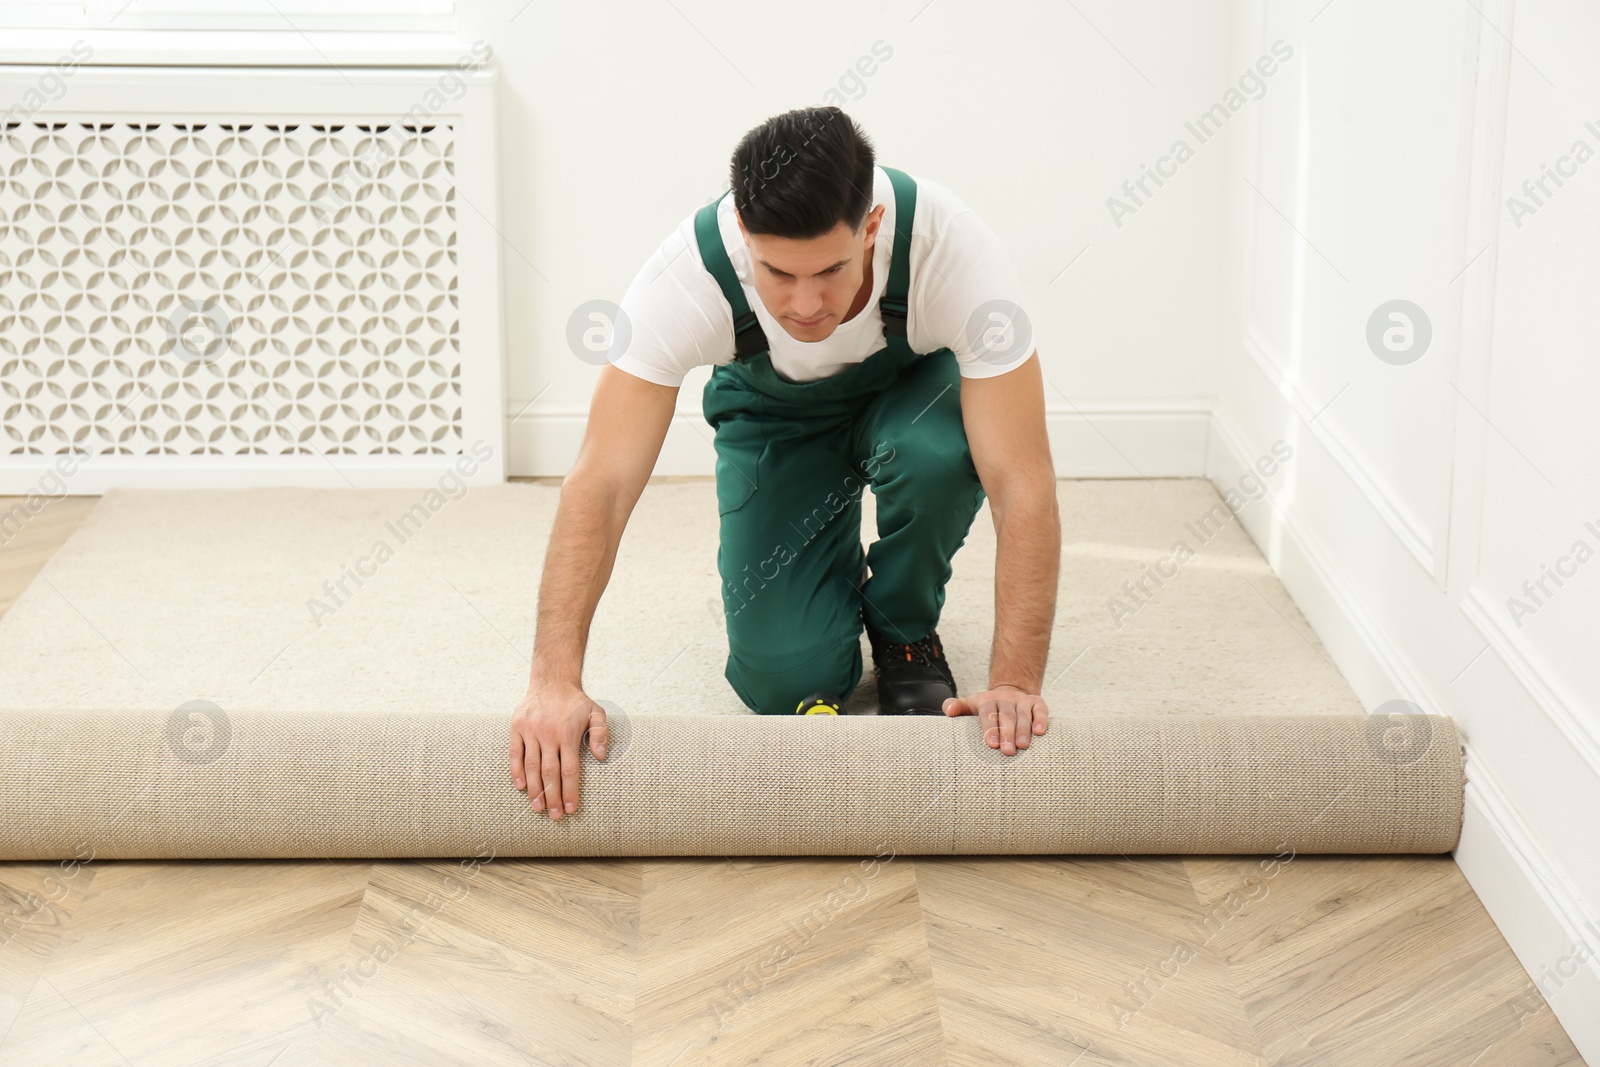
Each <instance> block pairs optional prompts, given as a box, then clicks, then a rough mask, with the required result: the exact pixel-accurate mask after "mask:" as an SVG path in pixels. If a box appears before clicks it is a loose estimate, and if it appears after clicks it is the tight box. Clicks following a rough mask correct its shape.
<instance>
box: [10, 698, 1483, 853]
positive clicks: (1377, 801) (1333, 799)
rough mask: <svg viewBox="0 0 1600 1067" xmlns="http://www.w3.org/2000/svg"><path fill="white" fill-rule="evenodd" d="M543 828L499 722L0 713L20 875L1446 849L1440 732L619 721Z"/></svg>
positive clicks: (1170, 721)
mask: <svg viewBox="0 0 1600 1067" xmlns="http://www.w3.org/2000/svg"><path fill="white" fill-rule="evenodd" d="M612 732H613V740H612V744H611V750H610V753H609V754H608V758H607V760H606V761H604V762H600V761H596V760H595V759H594V758H593V756H592V755H590V754H589V753H588V750H587V747H585V750H584V756H583V768H582V785H581V795H580V804H579V810H578V812H577V813H576V814H575V815H571V816H567V817H566V818H564V819H562V820H561V821H559V822H557V821H553V820H551V819H550V818H549V817H548V816H547V815H544V814H542V813H534V812H532V811H531V809H530V807H529V804H528V800H527V798H526V796H524V794H522V793H520V792H518V791H517V790H516V789H515V788H514V787H513V786H512V785H511V781H510V776H509V773H508V760H507V739H508V718H507V716H505V715H499V714H496V715H490V714H483V713H448V712H417V713H401V714H392V713H384V714H373V713H333V714H330V713H326V712H316V713H293V712H285V711H282V710H275V711H259V712H247V711H230V712H227V713H223V712H222V711H221V710H220V709H217V708H216V707H215V705H209V706H208V705H204V704H202V703H199V702H197V703H196V704H194V705H193V706H185V707H182V708H179V709H178V710H177V711H173V712H166V711H161V712H156V711H151V712H128V711H117V712H110V711H88V710H60V709H51V710H7V711H3V712H0V739H3V748H0V811H3V813H4V818H3V821H0V859H5V860H61V859H78V860H87V859H90V858H99V859H134V858H141V859H176V858H185V859H223V858H228V859H233V858H252V857H254V858H294V857H299V858H311V857H327V858H336V857H349V858H358V857H359V858H378V857H429V856H433V857H465V856H479V857H488V856H503V857H516V856H526V857H542V856H807V855H852V856H855V855H869V854H872V855H880V856H881V855H885V854H888V853H889V852H891V851H892V852H894V853H897V854H909V855H978V854H1029V853H1036V854H1089V855H1097V854H1115V853H1123V854H1127V855H1134V854H1141V853H1142V854H1200V853H1235V854H1241V853H1242V854H1255V853H1262V854H1265V853H1283V852H1286V851H1289V850H1293V851H1294V852H1296V853H1299V854H1304V853H1439V852H1447V851H1450V850H1451V849H1453V848H1454V847H1455V845H1456V842H1457V839H1458V837H1459V835H1460V830H1461V817H1462V790H1463V785H1464V782H1463V774H1462V750H1461V746H1460V741H1459V738H1458V736H1457V732H1456V728H1455V725H1454V723H1453V721H1452V720H1451V719H1450V718H1448V717H1447V716H1442V715H1408V716H1382V717H1380V716H1362V715H1246V716H1225V715H1217V716H1213V715H1155V716H1126V715H1118V716H1088V717H1075V716H1065V715H1062V716H1058V717H1056V718H1055V719H1054V720H1053V721H1052V722H1051V724H1050V728H1049V732H1048V733H1046V734H1045V735H1044V736H1042V737H1035V738H1034V739H1033V740H1032V742H1031V747H1030V748H1028V749H1026V750H1023V751H1020V752H1018V753H1017V754H1016V755H1014V756H1006V755H1003V754H1002V753H1000V752H998V751H996V750H994V749H990V748H988V747H987V746H986V745H985V744H984V743H983V740H982V737H981V734H980V731H979V728H978V724H977V721H976V720H975V719H973V718H971V717H963V718H959V719H945V718H938V717H912V718H897V717H878V716H843V717H838V718H834V717H830V716H799V717H793V718H782V717H764V716H756V715H660V716H650V717H644V716H633V717H631V718H630V717H626V716H621V715H618V716H614V717H613V720H612Z"/></svg>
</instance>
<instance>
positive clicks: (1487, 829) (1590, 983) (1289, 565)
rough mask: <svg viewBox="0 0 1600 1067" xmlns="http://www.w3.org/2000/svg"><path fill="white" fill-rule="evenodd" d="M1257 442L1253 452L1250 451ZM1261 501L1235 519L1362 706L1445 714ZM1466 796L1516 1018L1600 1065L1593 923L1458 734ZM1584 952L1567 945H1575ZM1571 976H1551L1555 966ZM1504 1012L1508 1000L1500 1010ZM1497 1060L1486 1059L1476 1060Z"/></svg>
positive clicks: (1459, 853) (1310, 537)
mask: <svg viewBox="0 0 1600 1067" xmlns="http://www.w3.org/2000/svg"><path fill="white" fill-rule="evenodd" d="M1256 451H1259V450H1256ZM1256 451H1253V450H1252V448H1251V446H1250V445H1249V444H1247V443H1246V442H1245V440H1244V438H1243V436H1242V435H1241V433H1240V432H1239V430H1238V428H1237V426H1236V425H1235V424H1234V423H1233V421H1232V420H1231V419H1230V418H1229V417H1228V415H1227V413H1226V412H1224V411H1222V410H1218V409H1213V411H1212V413H1211V444H1210V448H1209V451H1208V457H1207V467H1208V469H1207V476H1208V477H1210V478H1211V479H1212V481H1214V482H1216V483H1217V484H1218V486H1219V487H1221V486H1223V485H1230V484H1233V483H1235V482H1236V481H1237V480H1238V477H1239V475H1240V474H1242V473H1243V472H1244V471H1245V470H1246V469H1247V465H1248V464H1249V463H1250V459H1249V457H1250V456H1252V455H1254V454H1256ZM1268 500H1270V502H1271V507H1270V508H1265V509H1257V508H1248V509H1245V510H1243V511H1241V512H1240V520H1241V522H1243V524H1244V526H1245V528H1246V529H1247V530H1248V531H1249V533H1250V536H1251V537H1252V538H1254V539H1255V542H1256V544H1257V545H1258V546H1259V547H1260V549H1261V552H1262V554H1263V555H1264V556H1266V558H1267V561H1268V563H1270V564H1271V566H1272V569H1273V571H1274V572H1275V573H1276V574H1277V575H1278V577H1279V580H1281V581H1282V582H1283V585H1284V588H1285V589H1286V590H1288V592H1289V595H1290V596H1291V597H1293V598H1294V601H1295V603H1296V605H1298V606H1299V608H1300V610H1301V612H1302V613H1303V614H1304V615H1305V617H1306V621H1307V622H1309V623H1310V624H1311V626H1312V628H1313V629H1314V630H1315V631H1316V632H1317V635H1318V636H1319V637H1320V638H1321V639H1322V642H1323V644H1324V646H1326V647H1327V649H1328V654H1329V655H1330V656H1331V657H1332V658H1333V660H1334V662H1335V663H1336V664H1337V665H1338V667H1339V670H1340V671H1341V672H1342V673H1343V674H1344V676H1345V677H1346V678H1347V679H1348V680H1349V681H1350V684H1351V687H1352V688H1353V689H1354V690H1355V692H1356V695H1357V696H1358V697H1360V698H1361V701H1362V704H1363V705H1364V706H1366V707H1367V708H1368V709H1369V710H1370V709H1371V708H1373V707H1374V706H1375V705H1377V704H1379V703H1382V702H1383V701H1385V700H1389V699H1393V698H1396V697H1399V698H1403V699H1407V700H1411V701H1413V702H1415V703H1416V704H1418V705H1419V706H1420V707H1422V708H1423V709H1424V710H1426V711H1429V712H1438V713H1441V714H1449V713H1450V709H1449V706H1448V704H1447V703H1446V702H1445V701H1443V700H1441V698H1440V697H1439V695H1438V694H1437V693H1435V692H1434V690H1433V687H1431V686H1430V685H1428V683H1427V681H1426V680H1425V678H1424V675H1423V672H1422V671H1420V670H1419V669H1418V668H1417V667H1416V666H1415V664H1414V663H1413V662H1412V661H1411V659H1410V657H1409V656H1408V655H1407V654H1406V653H1405V651H1404V649H1403V648H1402V646H1401V644H1400V643H1399V642H1398V641H1396V640H1394V639H1393V638H1391V637H1390V636H1389V635H1388V634H1387V633H1385V632H1384V630H1383V628H1382V627H1381V626H1380V625H1379V624H1378V622H1377V620H1376V618H1375V617H1374V616H1373V614H1372V613H1371V612H1370V611H1368V610H1367V609H1366V607H1365V606H1364V605H1363V604H1362V603H1361V602H1360V601H1359V599H1358V598H1357V597H1356V596H1355V594H1354V593H1353V592H1352V590H1353V589H1354V588H1355V586H1354V584H1353V583H1351V582H1350V581H1348V580H1347V579H1346V577H1345V575H1344V572H1343V569H1342V568H1341V567H1340V565H1339V564H1338V563H1337V562H1335V561H1334V559H1333V558H1332V557H1331V556H1330V555H1329V553H1328V552H1327V551H1326V550H1325V549H1324V548H1323V546H1322V545H1321V543H1320V542H1319V540H1318V538H1317V537H1316V535H1315V534H1314V532H1313V531H1312V530H1310V529H1309V528H1308V527H1307V526H1306V525H1305V523H1303V522H1302V521H1301V518H1300V516H1299V514H1298V513H1297V509H1296V508H1295V506H1294V505H1293V503H1290V504H1289V505H1288V506H1287V507H1284V506H1282V504H1281V502H1280V501H1279V500H1277V499H1274V498H1271V497H1269V498H1268ZM1462 740H1463V743H1464V747H1465V750H1466V776H1467V790H1466V801H1465V806H1464V810H1463V816H1462V829H1461V839H1460V842H1459V843H1458V844H1457V846H1456V848H1455V850H1454V851H1453V852H1452V856H1453V857H1454V859H1455V861H1456V863H1457V865H1459V866H1460V868H1461V871H1462V873H1463V874H1464V875H1465V876H1466V879H1467V881H1468V883H1469V884H1470V885H1471V886H1472V888H1473V891H1474V892H1475V893H1477V895H1478V899H1479V900H1481V901H1482V902H1483V905H1484V908H1485V909H1486V910H1487V911H1488V912H1489V916H1490V917H1491V918H1492V919H1493V920H1494V923H1495V925H1496V926H1497V927H1498V928H1499V929H1500V932H1501V934H1502V935H1503V936H1504V937H1505V939H1506V942H1507V944H1509V945H1510V946H1511V950H1512V952H1514V953H1515V954H1516V956H1517V959H1518V960H1520V961H1521V963H1522V965H1523V967H1524V968H1525V969H1526V970H1527V971H1528V973H1529V975H1530V976H1531V977H1532V979H1533V981H1534V983H1535V984H1536V985H1537V986H1538V987H1539V991H1540V994H1541V995H1542V997H1543V1000H1542V1001H1540V1002H1538V1003H1543V1004H1545V1005H1546V1006H1547V1007H1546V1008H1545V1009H1540V1008H1539V1007H1538V1003H1535V1002H1533V1001H1531V1000H1530V1001H1528V1002H1523V1003H1524V1004H1525V1007H1524V1008H1523V1012H1522V1013H1523V1016H1524V1017H1527V1016H1529V1015H1532V1014H1534V1013H1536V1012H1537V1011H1539V1010H1554V1012H1555V1014H1556V1018H1557V1019H1558V1020H1559V1021H1560V1022H1561V1025H1562V1026H1563V1028H1565V1030H1566V1032H1567V1035H1568V1037H1570V1038H1571V1039H1572V1042H1573V1044H1574V1045H1575V1046H1577V1048H1578V1050H1579V1052H1580V1053H1581V1054H1582V1055H1583V1056H1584V1057H1585V1058H1586V1059H1587V1060H1589V1061H1590V1062H1595V1063H1600V961H1597V959H1596V956H1595V951H1594V950H1596V949H1600V922H1597V921H1596V920H1595V918H1594V916H1593V915H1592V914H1591V912H1590V910H1589V908H1588V906H1587V905H1586V903H1585V901H1584V899H1583V898H1582V896H1581V895H1580V894H1579V893H1578V892H1577V890H1576V889H1575V888H1574V887H1573V886H1572V885H1570V884H1569V883H1568V882H1567V881H1566V880H1565V879H1564V878H1563V877H1562V876H1561V874H1560V872H1559V868H1558V867H1557V866H1556V865H1555V864H1554V863H1552V862H1551V861H1550V859H1549V857H1548V855H1547V854H1546V853H1545V851H1544V849H1543V848H1542V847H1541V846H1540V844H1539V840H1538V838H1537V836H1535V834H1534V833H1533V832H1532V831H1531V830H1530V829H1529V827H1528V826H1527V825H1526V824H1525V823H1524V822H1523V821H1522V820H1521V819H1519V818H1518V817H1517V816H1516V808H1515V806H1514V805H1513V804H1512V803H1511V802H1510V801H1509V799H1508V797H1507V795H1506V793H1505V791H1504V790H1503V789H1502V788H1501V786H1500V785H1499V783H1498V782H1496V781H1495V779H1494V777H1493V776H1492V775H1491V774H1490V773H1489V771H1488V769H1487V767H1486V766H1485V765H1484V762H1483V759H1482V754H1481V753H1480V752H1478V751H1477V750H1476V749H1474V748H1473V746H1472V740H1471V738H1470V737H1469V736H1467V735H1466V732H1465V730H1464V729H1463V732H1462ZM1580 943H1582V944H1583V945H1586V946H1587V951H1575V950H1576V949H1577V948H1578V946H1579V944H1580ZM1564 971H1565V972H1570V973H1562V972H1564ZM1508 1010H1510V1009H1508ZM1490 1062H1499V1059H1497V1058H1496V1057H1494V1056H1490V1057H1488V1058H1486V1059H1485V1060H1484V1061H1483V1063H1482V1064H1479V1065H1478V1067H1484V1065H1485V1064H1488V1063H1490Z"/></svg>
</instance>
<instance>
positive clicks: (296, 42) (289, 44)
mask: <svg viewBox="0 0 1600 1067" xmlns="http://www.w3.org/2000/svg"><path fill="white" fill-rule="evenodd" d="M78 42H83V43H84V44H87V45H88V47H89V48H90V49H92V55H91V56H90V57H89V58H88V59H87V60H85V59H82V58H81V57H82V54H83V51H84V48H83V44H78ZM75 45H76V47H77V52H76V53H74V51H73V48H74V46H75ZM463 57H467V58H469V59H470V58H472V52H471V45H468V44H462V43H460V42H458V41H457V40H456V38H455V34H453V33H449V32H440V31H415V30H412V31H393V32H387V33H354V32H340V31H327V30H323V31H313V32H310V33H307V34H304V35H302V34H300V33H297V32H295V31H292V30H289V31H277V30H91V29H49V30H43V29H23V30H16V29H8V30H6V31H5V44H4V45H0V63H11V64H26V65H35V64H39V65H47V66H56V65H57V64H60V63H62V62H63V61H65V62H68V63H75V64H78V65H81V66H89V67H95V66H101V65H108V66H109V65H136V66H137V65H156V66H198V67H225V66H250V67H327V66H333V67H347V66H348V67H370V66H381V67H394V66H407V67H410V66H423V67H453V66H455V65H456V64H457V62H459V61H460V60H461V59H462V58H463Z"/></svg>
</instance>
